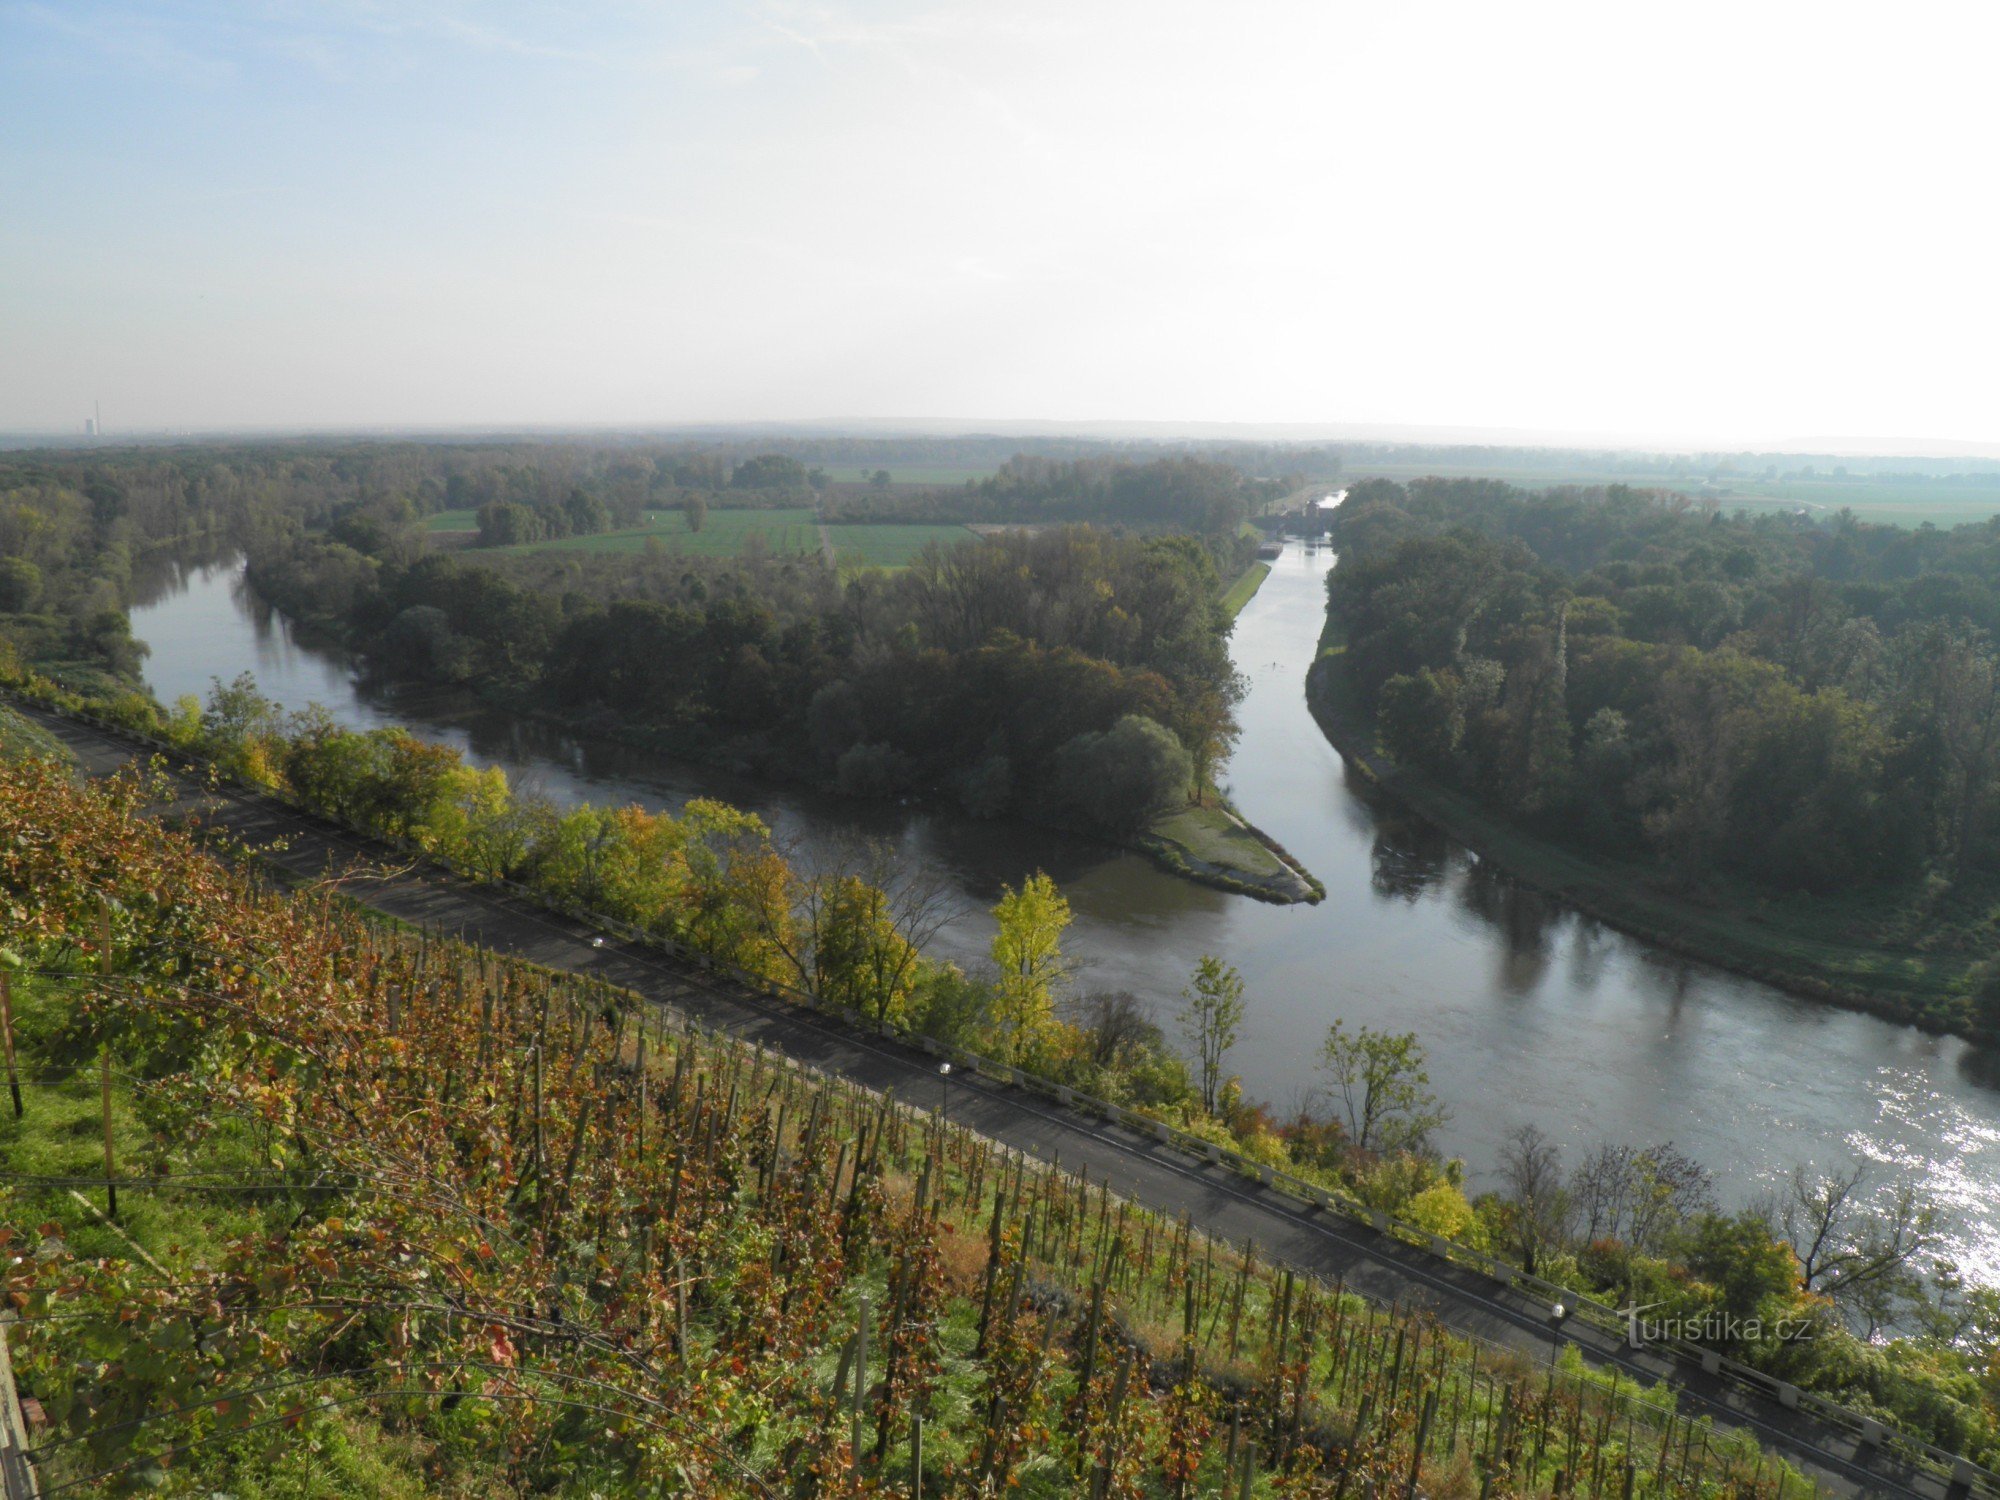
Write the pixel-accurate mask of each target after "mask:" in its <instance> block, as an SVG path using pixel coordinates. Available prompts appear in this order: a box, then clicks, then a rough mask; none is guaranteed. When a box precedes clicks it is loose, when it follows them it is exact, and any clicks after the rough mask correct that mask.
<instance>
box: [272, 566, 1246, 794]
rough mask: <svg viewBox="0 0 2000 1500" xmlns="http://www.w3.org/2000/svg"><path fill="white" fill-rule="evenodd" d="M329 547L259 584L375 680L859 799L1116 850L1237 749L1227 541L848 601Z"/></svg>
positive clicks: (596, 569)
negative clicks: (926, 795) (1059, 822)
mask: <svg viewBox="0 0 2000 1500" xmlns="http://www.w3.org/2000/svg"><path fill="white" fill-rule="evenodd" d="M340 529H341V528H340V527H339V526H336V527H335V528H334V529H333V531H332V532H330V533H325V534H317V533H314V534H299V535H295V536H293V537H292V538H290V539H289V540H287V541H285V542H283V543H281V544H278V545H272V546H265V547H260V548H258V549H257V550H256V551H254V552H253V556H252V573H253V577H254V578H255V580H256V582H257V585H258V587H259V589H260V590H261V591H263V592H264V594H265V595H266V596H267V597H268V598H270V599H272V600H273V601H274V602H276V603H277V604H278V605H279V606H280V607H281V608H284V609H286V610H287V612H288V613H292V614H294V615H295V616H296V617H299V618H303V619H306V620H308V621H311V622H316V623H319V624H321V625H322V626H323V627H325V628H329V629H332V630H335V631H337V632H338V633H339V634H340V635H341V636H342V637H343V638H344V639H346V640H348V641H349V642H351V643H352V644H354V645H356V646H358V647H359V648H360V649H362V650H363V651H364V652H366V653H367V655H368V656H369V658H370V659H371V661H372V662H373V663H374V664H375V665H376V666H377V667H378V668H380V669H381V670H384V671H387V672H391V673H396V674H401V675H406V676H417V677H424V678H428V679H431V680H435V681H445V682H454V683H461V684H465V685H469V686H472V687H475V688H481V689H486V690H490V691H499V692H503V693H505V694H508V695H510V696H511V697H512V698H513V700H514V701H516V702H518V703H522V704H525V705H529V706H533V707H538V708H541V709H544V710H548V711H554V712H558V713H560V714H561V715H562V716H563V717H564V718H565V719H567V720H568V721H569V722H572V723H576V724H579V725H583V726H588V727H591V728H596V729H602V730H608V731H613V732H617V733H620V734H624V735H627V736H632V735H640V736H646V737H649V738H650V739H651V740H652V741H653V742H655V743H659V744H663V745H667V746H671V747H672V748H675V749H677V750H680V751H683V752H693V753H698V754H703V755H707V756H710V757H720V758H725V759H730V760H735V761H740V762H743V763H746V764H749V765H752V766H755V767H758V768H760V769H763V770H766V771H774V772H777V773H780V774H789V775H794V776H807V777H810V778H813V779H817V780H821V781H824V782H825V783H827V784H829V785H833V786H836V787H838V788H839V789H840V790H842V791H845V792H848V793H851V794H854V795H860V796H888V795H896V794H901V793H906V792H911V791H934V792H942V793H945V794H948V795H951V796H954V797H956V798H957V799H958V800H959V801H960V802H961V803H962V805H964V806H965V807H966V808H967V809H968V810H970V811H972V812H974V813H975V814H978V815H981V816H998V815H1001V814H1004V813H1008V812H1028V813H1039V814H1042V815H1051V814H1055V813H1060V814H1061V815H1064V816H1076V817H1081V818H1083V819H1084V820H1085V821H1087V822H1089V823H1092V824H1094V825H1096V826H1098V827H1101V828H1102V829H1104V830H1105V831H1106V832H1109V833H1123V832H1128V831H1130V830H1131V829H1133V828H1136V827H1137V826H1139V825H1140V824H1141V823H1143V822H1144V821H1145V819H1146V818H1147V816H1148V815H1149V814H1150V813H1151V812H1153V811H1155V810H1156V809H1157V808H1159V807H1160V806H1163V805H1168V804H1170V803H1171V802H1172V801H1174V800H1175V799H1176V798H1180V799H1185V798H1186V797H1188V796H1190V795H1195V794H1198V793H1199V791H1200V789H1201V787H1202V786H1203V785H1204V783H1205V781H1206V778H1207V776H1208V774H1209V772H1210V771H1211V770H1212V769H1213V768H1214V766H1215V765H1216V763H1217V762H1218V761H1219V759H1220V758H1221V756H1222V755H1223V754H1224V753H1225V751H1226V749H1227V747H1228V745H1229V743H1230V741H1231V739H1232V737H1233V735H1234V722H1233V720H1232V718H1231V711H1232V709H1233V707H1234V704H1235V701H1236V698H1237V696H1238V691H1239V690H1238V687H1237V684H1236V680H1235V675H1234V672H1233V669H1232V668H1231V666H1230V664H1229V658H1228V652H1227V649H1226V646H1225V639H1226V633H1227V630H1228V624H1229V622H1228V618H1227V616H1226V614H1225V613H1224V612H1223V611H1222V609H1221V607H1220V603H1219V600H1220V596H1221V593H1222V581H1221V573H1220V572H1219V570H1218V565H1217V559H1218V556H1220V557H1221V558H1222V559H1223V560H1224V564H1225V565H1230V564H1234V563H1235V562H1236V561H1237V560H1238V558H1239V556H1240V554H1241V552H1242V550H1243V548H1244V546H1245V543H1244V542H1243V541H1242V540H1241V539H1240V538H1236V537H1233V536H1226V537H1220V538H1210V539H1202V538H1197V537H1192V536H1186V535H1160V536H1137V535H1125V534H1117V533H1113V532H1109V531H1104V530H1098V529H1091V528H1083V527H1078V528H1068V529H1059V530H1056V531H1052V532H1043V533H1040V534H1032V535H1031V534H1025V533H1010V534H1006V535H1001V536H995V537H991V538H986V539H983V540H978V541H968V542H966V543H964V544H962V545H959V546H956V547H949V548H945V547H933V548H932V549H929V550H927V551H926V552H925V553H923V554H922V555H921V556H919V557H918V558H917V559H916V561H915V562H914V563H913V564H912V565H911V566H910V567H909V568H907V569H905V570H903V571H901V572H899V573H895V574H881V573H864V574H861V575H859V576H857V577H853V578H851V579H848V580H846V581H845V582H843V581H841V580H840V579H839V578H838V576H837V575H835V574H834V573H833V572H832V571H831V570H830V569H828V568H826V567H825V566H824V565H822V564H821V563H820V562H819V561H818V559H816V558H814V559H798V558H792V559H782V560H772V559H759V558H755V557H753V558H749V559H746V560H740V561H739V560H729V561H703V560H700V559H691V558H682V557H675V556H671V555H664V554H662V555H656V556H651V557H648V556H645V555H643V554H640V555H628V556H625V557H622V558H598V557H581V556H577V555H574V554H566V555H564V556H562V557H561V558H549V557H541V558H537V557H533V556H526V557H520V558H509V559H507V560H506V566H504V567H494V566H489V565H486V564H484V563H482V562H474V561H470V560H467V559H465V558H464V557H462V556H456V555H443V554H437V553H429V552H426V551H425V550H423V548H422V546H421V543H420V542H412V541H411V540H410V534H409V533H408V532H403V533H400V534H399V535H391V536H389V537H385V538H383V539H382V540H381V541H380V542H379V543H378V545H377V549H376V550H375V551H373V552H367V551H361V550H357V549H356V548H354V547H353V546H351V545H349V544H348V543H347V542H344V541H341V540H339V539H338V534H339V532H340Z"/></svg>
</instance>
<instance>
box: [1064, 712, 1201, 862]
mask: <svg viewBox="0 0 2000 1500" xmlns="http://www.w3.org/2000/svg"><path fill="white" fill-rule="evenodd" d="M1055 774H1056V785H1057V787H1058V788H1059V790H1060V795H1061V797H1062V800H1063V801H1064V802H1066V803H1067V804H1068V805H1069V806H1070V807H1071V808H1073V809H1074V810H1075V811H1076V812H1077V813H1079V814H1080V815H1081V816H1083V817H1084V818H1086V819H1088V820H1089V821H1090V822H1092V823H1095V824H1097V825H1098V826H1099V827H1101V828H1105V829H1108V830H1110V831H1112V832H1114V833H1132V832H1136V831H1137V830H1138V829H1140V828H1143V827H1144V826H1145V825H1146V824H1147V823H1148V822H1149V821H1151V819H1152V818H1153V816H1154V814H1156V813H1158V812H1160V811H1161V810H1162V809H1164V808H1166V807H1169V806H1172V805H1173V804H1174V803H1175V802H1176V801H1184V800H1185V799H1186V797H1187V793H1188V786H1189V784H1190V782H1191V781H1192V779H1193V776H1194V766H1193V762H1192V761H1191V760H1190V759H1189V757H1188V753H1187V751H1186V750H1185V749H1183V748H1182V746H1181V742H1180V741H1179V740H1178V739H1176V738H1175V737H1174V732H1173V731H1172V730H1171V729H1168V728H1167V727H1166V726H1165V725H1163V724H1159V723H1156V722H1155V721H1154V720H1152V719H1149V718H1146V717H1144V716H1143V715H1140V714H1126V715H1124V716H1123V717H1122V718H1120V719H1119V720H1118V722H1117V723H1116V724H1114V725H1112V726H1111V728H1110V729H1108V730H1106V731H1105V732H1104V733H1103V734H1080V735H1077V736H1076V737H1075V738H1074V739H1072V740H1070V741H1069V742H1068V743H1067V744H1065V745H1064V746H1063V747H1062V748H1061V749H1060V750H1058V751H1057V752H1056V758H1055Z"/></svg>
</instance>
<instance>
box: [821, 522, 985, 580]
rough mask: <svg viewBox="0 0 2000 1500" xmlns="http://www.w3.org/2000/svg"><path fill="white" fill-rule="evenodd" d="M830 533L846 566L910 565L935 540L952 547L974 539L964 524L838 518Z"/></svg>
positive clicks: (837, 552)
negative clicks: (947, 524)
mask: <svg viewBox="0 0 2000 1500" xmlns="http://www.w3.org/2000/svg"><path fill="white" fill-rule="evenodd" d="M826 534H827V537H828V539H829V540H830V541H831V542H832V543H833V555H834V559H835V561H837V562H838V563H839V564H840V566H841V567H842V568H843V569H853V568H907V567H908V566H909V565H910V561H911V559H912V558H914V557H915V556H916V555H917V554H918V553H919V552H921V551H923V550H924V548H926V547H928V546H929V545H930V544H931V543H933V542H937V543H940V544H942V545H943V546H947V547H950V546H955V545H957V544H958V543H959V542H969V541H971V540H972V539H973V534H972V533H971V532H970V531H967V530H966V529H965V528H964V527H963V526H955V525H954V526H934V525H925V524H921V523H915V522H912V523H908V524H904V523H899V522H884V523H882V524H880V525H872V524H869V523H866V522H838V523H836V524H834V525H831V526H828V527H827V528H826Z"/></svg>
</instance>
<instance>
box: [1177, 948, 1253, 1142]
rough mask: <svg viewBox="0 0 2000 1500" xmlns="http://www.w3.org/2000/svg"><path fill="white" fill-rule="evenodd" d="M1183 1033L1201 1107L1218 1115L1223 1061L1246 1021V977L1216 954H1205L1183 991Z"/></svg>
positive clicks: (1181, 1015) (1181, 1018)
mask: <svg viewBox="0 0 2000 1500" xmlns="http://www.w3.org/2000/svg"><path fill="white" fill-rule="evenodd" d="M1181 1002H1182V1003H1181V1012H1180V1023H1181V1031H1182V1034H1183V1035H1185V1036H1186V1037H1187V1041H1188V1045H1189V1046H1190V1047H1192V1048H1193V1049H1194V1059H1195V1072H1196V1076H1197V1081H1198V1082H1199V1084H1200V1086H1201V1107H1202V1108H1203V1109H1205V1110H1207V1111H1208V1112H1209V1113H1210V1114H1214V1113H1215V1101H1216V1098H1217V1096H1218V1095H1219V1094H1220V1093H1221V1090H1222V1060H1223V1058H1225V1057H1227V1056H1228V1055H1229V1049H1230V1048H1231V1047H1233V1046H1235V1045H1236V1028H1237V1027H1238V1026H1239V1025H1241V1024H1242V1022H1243V976H1242V975H1241V974H1239V973H1237V972H1236V970H1235V969H1234V968H1233V967H1231V966H1230V965H1229V964H1226V963H1224V962H1223V961H1222V960H1221V959H1219V958H1217V957H1215V956H1214V955H1213V954H1207V953H1205V954H1203V955H1202V958H1201V962H1200V963H1199V964H1198V965H1196V967H1195V972H1194V982H1193V983H1192V984H1190V985H1188V986H1187V988H1185V989H1183V990H1182V991H1181Z"/></svg>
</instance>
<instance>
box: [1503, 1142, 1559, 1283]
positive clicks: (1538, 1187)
mask: <svg viewBox="0 0 2000 1500" xmlns="http://www.w3.org/2000/svg"><path fill="white" fill-rule="evenodd" d="M1500 1176H1501V1179H1502V1180H1503V1181H1504V1182H1505V1183H1506V1184H1507V1196H1508V1197H1509V1198H1510V1199H1511V1200H1512V1206H1513V1210H1514V1212H1513V1214H1512V1216H1511V1218H1512V1223H1511V1226H1510V1227H1511V1228H1512V1230H1513V1234H1514V1240H1515V1243H1516V1244H1517V1245H1518V1246H1519V1247H1520V1251H1521V1269H1522V1270H1524V1271H1526V1272H1527V1273H1528V1274H1529V1275H1530V1276H1533V1275H1535V1274H1536V1271H1535V1267H1536V1264H1537V1262H1538V1261H1539V1260H1540V1258H1541V1256H1542V1253H1543V1252H1544V1251H1545V1250H1551V1249H1557V1248H1560V1246H1561V1245H1562V1242H1563V1240H1564V1238H1565V1236H1566V1234H1567V1232H1568V1229H1569V1223H1570V1218H1571V1203H1570V1196H1569V1192H1568V1190H1567V1189H1566V1188H1564V1186H1563V1178H1562V1152H1561V1151H1560V1150H1559V1149H1557V1147H1556V1143H1555V1142H1554V1141H1552V1140H1550V1139H1549V1138H1548V1137H1547V1136H1545V1135H1543V1134H1542V1132H1541V1131H1540V1130H1539V1129H1537V1128H1536V1127H1535V1126H1533V1125H1521V1126H1518V1127H1516V1128H1515V1130H1514V1131H1513V1133H1512V1134H1511V1135H1509V1136H1508V1137H1507V1144H1506V1145H1504V1146H1502V1147H1501V1148H1500Z"/></svg>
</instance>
